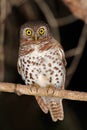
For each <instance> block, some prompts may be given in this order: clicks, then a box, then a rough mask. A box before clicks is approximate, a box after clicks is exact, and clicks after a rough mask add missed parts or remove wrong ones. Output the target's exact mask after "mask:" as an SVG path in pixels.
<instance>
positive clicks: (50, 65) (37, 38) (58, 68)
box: [17, 22, 66, 122]
mask: <svg viewBox="0 0 87 130" xmlns="http://www.w3.org/2000/svg"><path fill="white" fill-rule="evenodd" d="M65 65H66V60H65V55H64V51H63V48H62V46H61V44H60V43H59V42H58V41H57V40H56V39H55V38H54V37H53V36H52V34H51V31H50V29H49V27H48V25H47V24H45V23H44V22H28V23H25V24H24V25H23V26H22V27H21V29H20V46H19V57H18V62H17V67H18V72H19V74H20V75H21V76H22V79H23V80H24V81H25V84H26V85H29V84H32V85H33V84H36V85H37V87H38V86H40V87H43V88H44V87H54V88H56V89H64V85H65V75H66V71H65ZM35 98H36V100H37V102H38V104H39V106H40V108H41V109H42V111H43V112H44V113H48V111H49V112H50V115H51V117H52V120H53V121H55V122H56V121H57V120H63V119H64V112H63V106H62V99H61V98H56V97H51V96H50V97H45V96H35Z"/></svg>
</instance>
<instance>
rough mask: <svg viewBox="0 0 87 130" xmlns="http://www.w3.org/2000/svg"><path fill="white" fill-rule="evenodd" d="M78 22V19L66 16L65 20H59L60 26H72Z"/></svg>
mask: <svg viewBox="0 0 87 130" xmlns="http://www.w3.org/2000/svg"><path fill="white" fill-rule="evenodd" d="M77 20H78V19H77V18H76V17H75V16H73V15H69V16H65V17H63V18H58V19H57V21H58V25H59V26H65V25H67V24H71V23H73V22H76V21H77Z"/></svg>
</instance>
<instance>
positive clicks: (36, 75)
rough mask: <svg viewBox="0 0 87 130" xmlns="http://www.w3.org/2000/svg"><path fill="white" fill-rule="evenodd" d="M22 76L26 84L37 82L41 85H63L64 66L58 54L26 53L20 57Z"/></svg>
mask: <svg viewBox="0 0 87 130" xmlns="http://www.w3.org/2000/svg"><path fill="white" fill-rule="evenodd" d="M20 60H21V66H22V78H23V79H24V80H25V83H26V84H33V83H37V84H38V85H40V86H41V87H46V86H48V85H50V84H51V85H54V86H55V87H59V88H60V87H61V86H63V83H64V82H65V81H64V80H65V68H64V66H63V63H62V61H61V60H59V58H58V56H57V57H56V56H55V55H53V54H52V55H49V54H44V55H43V54H42V55H38V56H37V55H26V56H23V57H21V59H20Z"/></svg>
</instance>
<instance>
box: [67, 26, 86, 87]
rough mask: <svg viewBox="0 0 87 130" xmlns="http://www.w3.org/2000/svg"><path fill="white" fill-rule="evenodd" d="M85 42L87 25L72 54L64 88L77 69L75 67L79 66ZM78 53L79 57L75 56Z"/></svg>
mask: <svg viewBox="0 0 87 130" xmlns="http://www.w3.org/2000/svg"><path fill="white" fill-rule="evenodd" d="M86 40H87V25H86V24H85V25H84V27H83V30H82V33H81V36H80V39H79V42H78V46H77V48H76V50H75V52H74V54H75V57H74V59H73V61H72V63H71V65H70V67H69V68H68V69H67V76H68V80H67V83H66V86H68V84H69V82H70V81H71V78H72V76H73V74H74V72H75V71H76V69H77V66H78V64H79V61H80V59H81V56H82V53H83V50H84V47H85V44H86ZM78 51H79V52H80V53H79V55H76V54H77V53H78Z"/></svg>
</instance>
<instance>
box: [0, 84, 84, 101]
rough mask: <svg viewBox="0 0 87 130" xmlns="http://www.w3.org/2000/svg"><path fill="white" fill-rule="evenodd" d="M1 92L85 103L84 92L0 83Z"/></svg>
mask: <svg viewBox="0 0 87 130" xmlns="http://www.w3.org/2000/svg"><path fill="white" fill-rule="evenodd" d="M0 91H1V92H10V93H16V94H18V95H22V94H25V95H34V96H35V95H38V96H52V97H58V98H62V99H69V100H79V101H87V93H86V92H77V91H71V90H58V89H55V88H53V87H46V88H42V87H37V85H21V84H14V83H0Z"/></svg>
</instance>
